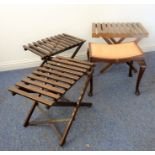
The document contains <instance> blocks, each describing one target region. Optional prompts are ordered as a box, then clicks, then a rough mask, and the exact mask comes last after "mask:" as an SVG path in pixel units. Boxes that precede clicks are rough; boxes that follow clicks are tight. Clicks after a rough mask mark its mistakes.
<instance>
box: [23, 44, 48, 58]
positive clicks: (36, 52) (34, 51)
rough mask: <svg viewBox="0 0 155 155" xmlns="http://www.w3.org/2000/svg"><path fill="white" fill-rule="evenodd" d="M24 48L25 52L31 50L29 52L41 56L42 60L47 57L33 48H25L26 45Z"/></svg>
mask: <svg viewBox="0 0 155 155" xmlns="http://www.w3.org/2000/svg"><path fill="white" fill-rule="evenodd" d="M23 48H24V50H29V51H31V52H32V53H34V54H37V55H39V56H40V57H42V58H43V57H45V56H46V55H45V54H43V53H40V52H38V51H36V50H34V49H33V48H30V47H28V46H25V45H24V46H23Z"/></svg>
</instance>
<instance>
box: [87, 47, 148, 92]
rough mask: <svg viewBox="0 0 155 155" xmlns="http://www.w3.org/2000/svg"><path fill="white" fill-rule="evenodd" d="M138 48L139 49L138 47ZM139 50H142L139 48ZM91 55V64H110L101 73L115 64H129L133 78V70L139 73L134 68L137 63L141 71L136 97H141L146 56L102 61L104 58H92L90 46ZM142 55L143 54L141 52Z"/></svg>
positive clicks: (130, 74)
mask: <svg viewBox="0 0 155 155" xmlns="http://www.w3.org/2000/svg"><path fill="white" fill-rule="evenodd" d="M137 47H139V46H138V45H137ZM139 50H141V49H140V48H139ZM88 52H89V54H88V56H89V60H90V62H99V61H105V62H109V64H108V65H107V66H106V67H104V68H103V69H102V70H101V72H105V71H106V70H107V69H108V68H109V67H111V65H113V64H115V63H127V64H128V65H129V76H132V70H133V71H134V72H137V70H135V69H134V67H133V62H137V63H138V64H139V66H140V70H139V74H138V77H137V82H136V91H135V94H136V95H140V91H139V85H140V82H141V79H142V76H143V73H144V71H145V69H146V63H145V60H144V55H143V54H142V55H141V56H137V57H130V58H126V59H121V60H115V59H113V60H109V59H108V60H107V59H102V58H94V57H92V56H91V54H90V53H91V46H90V44H89V50H88ZM141 53H143V52H142V51H141ZM91 92H92V91H91V90H90V94H91Z"/></svg>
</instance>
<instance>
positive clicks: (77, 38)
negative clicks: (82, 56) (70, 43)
mask: <svg viewBox="0 0 155 155" xmlns="http://www.w3.org/2000/svg"><path fill="white" fill-rule="evenodd" d="M63 35H64V36H68V37H70V38H73V39H76V40H79V41H82V42H84V41H85V40H84V39H81V38H79V37H74V36H72V35H69V34H66V33H63Z"/></svg>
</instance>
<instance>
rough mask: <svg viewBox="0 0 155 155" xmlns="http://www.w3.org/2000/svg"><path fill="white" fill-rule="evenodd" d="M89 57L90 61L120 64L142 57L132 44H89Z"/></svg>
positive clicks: (140, 51)
mask: <svg viewBox="0 0 155 155" xmlns="http://www.w3.org/2000/svg"><path fill="white" fill-rule="evenodd" d="M90 49H91V50H90V57H91V58H92V59H97V60H102V61H103V60H104V61H108V62H109V61H113V62H120V61H121V62H122V61H125V62H126V60H133V59H134V58H137V57H141V56H142V55H143V52H142V50H140V48H139V47H138V46H137V45H136V43H134V42H129V43H121V44H103V43H90Z"/></svg>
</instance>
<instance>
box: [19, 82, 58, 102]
mask: <svg viewBox="0 0 155 155" xmlns="http://www.w3.org/2000/svg"><path fill="white" fill-rule="evenodd" d="M16 86H18V87H21V88H24V89H27V90H30V91H33V92H35V93H39V94H42V95H45V96H49V97H51V98H53V99H59V98H60V95H59V94H54V93H52V92H48V91H45V90H42V89H39V88H36V87H34V86H32V85H26V84H25V83H24V82H17V83H16Z"/></svg>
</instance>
